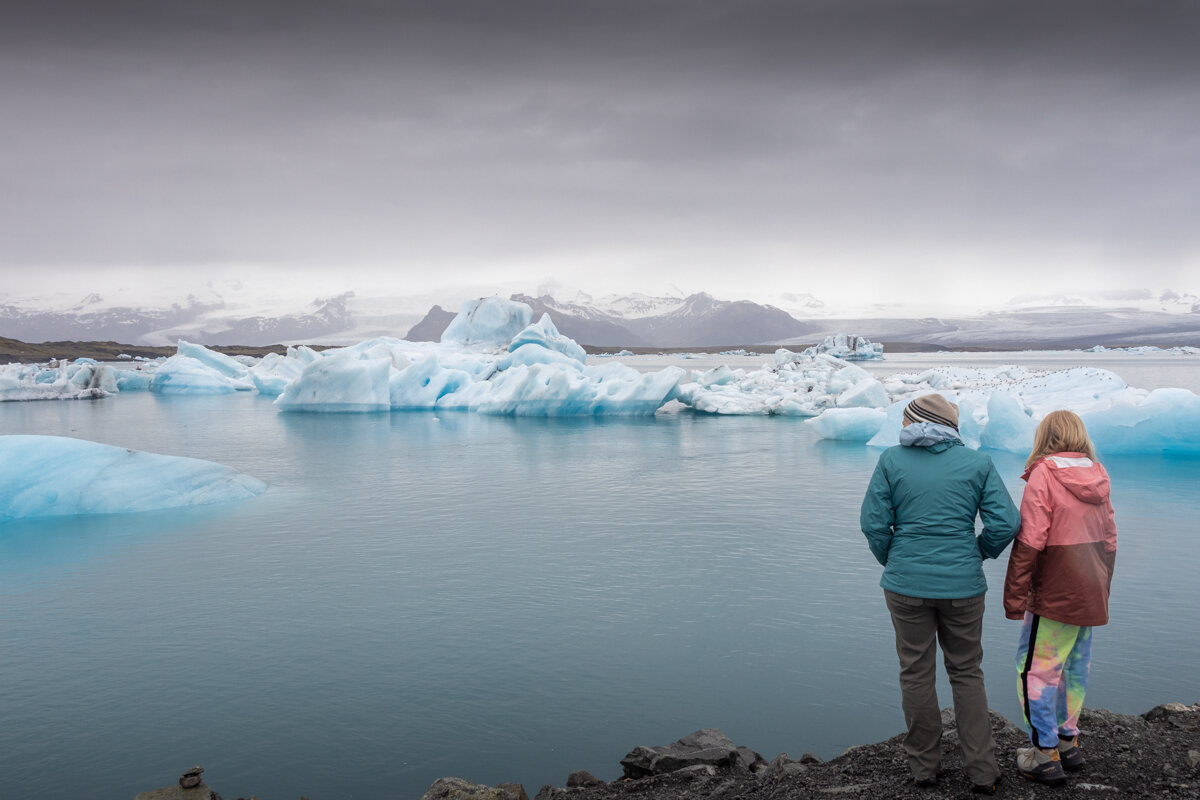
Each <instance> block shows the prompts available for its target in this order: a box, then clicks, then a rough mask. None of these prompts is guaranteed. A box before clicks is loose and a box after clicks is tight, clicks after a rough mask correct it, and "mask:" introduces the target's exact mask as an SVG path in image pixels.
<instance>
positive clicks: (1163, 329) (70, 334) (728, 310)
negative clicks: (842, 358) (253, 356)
mask: <svg viewBox="0 0 1200 800" xmlns="http://www.w3.org/2000/svg"><path fill="white" fill-rule="evenodd" d="M282 288H287V289H290V290H292V295H291V296H290V297H285V296H283V295H281V294H279V293H278V292H276V293H271V292H269V291H264V290H263V288H262V287H261V286H260V287H248V286H243V285H242V284H241V283H240V282H238V281H233V282H229V281H227V282H224V283H213V282H210V283H208V284H206V285H204V286H199V287H192V289H191V290H190V291H186V292H181V293H180V296H178V297H175V298H171V297H159V296H155V297H149V296H147V295H146V294H145V293H144V292H142V293H140V294H139V293H137V292H136V291H135V290H129V291H126V290H120V289H118V290H114V291H111V292H106V293H96V292H89V293H87V294H82V295H80V294H71V293H69V292H61V291H60V292H58V293H57V294H47V295H43V296H36V297H20V298H17V297H10V296H6V295H0V337H8V338H13V339H19V340H21V341H25V342H45V341H63V340H76V341H88V340H91V341H114V342H120V343H124V344H130V345H171V344H174V343H175V342H176V341H177V340H179V339H187V340H189V341H195V342H200V343H204V344H214V345H221V344H241V345H249V346H261V345H268V344H293V343H311V344H333V345H338V344H351V343H354V342H358V341H362V340H364V339H368V338H373V337H377V336H396V337H400V336H404V335H405V333H406V332H407V334H408V336H407V338H410V339H425V340H436V339H438V338H440V336H441V333H442V331H443V330H445V327H446V325H447V324H448V323H449V321H450V320H451V319H453V317H454V314H455V313H456V312H457V310H458V308H459V305H460V303H461V302H462V300H464V299H466V296H467V294H470V296H473V297H474V296H481V294H482V295H486V294H488V293H491V290H489V289H487V288H486V287H472V288H471V289H469V290H468V289H462V288H459V289H455V290H453V291H445V292H440V293H437V294H436V295H432V296H431V295H421V296H383V295H380V294H356V293H355V292H353V291H345V292H342V293H339V294H333V295H328V296H323V297H316V298H313V297H312V296H311V295H310V296H309V297H307V298H306V299H300V298H298V297H297V296H296V294H297V289H301V290H302V285H301V286H293V287H282ZM512 297H513V299H516V300H520V301H522V302H525V303H528V304H529V305H530V306H531V307H532V308H533V310H534V314H535V318H536V317H540V316H541V314H543V313H548V314H550V317H551V319H553V320H554V323H555V325H556V326H558V328H559V330H560V331H562V332H563V333H564V334H566V335H567V336H570V337H571V338H573V339H575V340H576V341H578V342H580V343H583V344H588V345H594V346H597V347H617V348H619V347H639V346H640V347H696V348H702V347H714V346H721V345H738V346H741V345H774V344H787V345H793V346H795V345H805V346H807V345H809V344H812V343H814V342H817V341H820V340H821V339H823V338H824V337H825V336H827V335H832V334H836V333H853V334H857V335H862V336H867V337H869V338H870V339H872V340H874V341H883V342H892V343H899V342H908V343H912V344H914V345H924V346H930V347H947V348H949V347H970V346H978V347H990V348H994V347H1005V346H1007V347H1036V346H1040V347H1045V346H1058V347H1077V346H1083V347H1090V346H1092V345H1094V344H1104V345H1112V346H1120V345H1128V344H1163V345H1175V344H1180V345H1182V344H1190V345H1200V298H1198V297H1197V296H1196V295H1195V294H1191V293H1187V292H1177V291H1172V290H1166V291H1156V292H1150V291H1138V292H1120V293H1109V294H1100V295H1084V294H1081V295H1077V296H1056V297H1020V298H1014V299H1013V300H1012V301H1010V302H1008V303H1007V304H1004V305H1003V306H1000V307H998V308H993V309H992V310H985V311H978V312H973V313H968V314H955V315H953V316H936V317H931V316H917V315H915V314H911V313H907V314H906V313H904V310H903V309H902V308H898V307H878V308H871V309H869V310H867V309H863V310H859V311H857V312H852V313H846V311H845V310H842V309H832V308H829V307H827V306H826V305H825V304H824V303H822V302H821V300H819V299H818V298H816V297H814V296H812V295H805V294H799V293H784V294H780V295H778V296H777V298H778V300H779V302H780V304H782V305H781V306H779V305H775V304H769V305H768V304H765V303H759V302H752V301H749V300H732V301H731V300H721V299H717V298H714V297H713V296H712V295H709V294H707V293H704V292H695V293H692V294H687V295H684V294H683V293H682V292H678V293H674V292H673V293H670V294H665V295H647V294H636V293H635V294H624V295H609V296H605V297H599V298H593V297H592V296H590V295H588V294H586V293H583V292H575V293H572V295H571V299H570V300H559V299H557V298H555V297H554V296H553V295H552V294H550V293H547V292H543V293H541V294H540V296H537V297H534V296H530V295H526V294H513V295H512Z"/></svg>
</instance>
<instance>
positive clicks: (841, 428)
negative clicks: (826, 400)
mask: <svg viewBox="0 0 1200 800" xmlns="http://www.w3.org/2000/svg"><path fill="white" fill-rule="evenodd" d="M886 420H887V412H885V411H880V410H879V409H877V408H831V409H829V410H828V411H826V412H825V413H823V414H821V416H819V417H813V418H812V419H806V420H805V421H804V424H805V425H809V426H811V427H812V429H813V430H815V431H816V432H817V435H818V436H820V437H821V438H822V439H840V440H843V441H848V442H866V441H869V440H870V439H871V438H872V437H874V436H875V434H877V433H879V429H880V428H882V427H883V424H884V422H885V421H886Z"/></svg>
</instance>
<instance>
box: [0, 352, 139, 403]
mask: <svg viewBox="0 0 1200 800" xmlns="http://www.w3.org/2000/svg"><path fill="white" fill-rule="evenodd" d="M116 391H117V381H116V373H115V370H113V369H112V368H111V367H108V366H104V365H99V364H96V362H94V361H92V360H91V359H87V360H86V361H76V362H72V363H66V362H58V361H54V362H51V363H50V364H46V365H38V364H7V365H5V366H0V400H83V399H91V398H97V397H104V396H106V395H108V394H111V393H114V392H116Z"/></svg>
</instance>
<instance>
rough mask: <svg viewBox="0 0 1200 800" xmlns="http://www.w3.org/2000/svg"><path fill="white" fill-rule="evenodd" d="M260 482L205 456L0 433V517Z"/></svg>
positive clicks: (239, 495)
mask: <svg viewBox="0 0 1200 800" xmlns="http://www.w3.org/2000/svg"><path fill="white" fill-rule="evenodd" d="M266 489H267V485H266V484H265V483H263V482H262V481H260V480H258V479H257V478H252V477H250V476H249V475H244V474H242V473H240V472H238V471H237V470H234V469H232V468H230V467H226V466H224V465H221V464H215V463H213V462H211V461H202V460H200V459H196V458H181V457H178V456H165V455H159V454H156V453H146V452H142V451H138V450H127V449H125V448H123V447H113V446H111V445H106V444H99V443H97V442H89V441H85V440H83V439H71V438H68V437H64V436H27V435H10V436H0V522H7V521H10V520H14V519H23V518H27V517H47V516H68V515H74V514H123V513H131V512H138V511H152V510H156V509H164V508H178V507H180V506H191V505H200V504H207V503H224V502H231V501H235V500H245V499H248V498H250V497H254V496H256V495H259V494H262V493H263V492H264V491H266Z"/></svg>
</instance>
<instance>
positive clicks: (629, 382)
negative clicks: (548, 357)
mask: <svg viewBox="0 0 1200 800" xmlns="http://www.w3.org/2000/svg"><path fill="white" fill-rule="evenodd" d="M526 347H536V345H526ZM524 349H525V348H524V347H523V348H521V350H524ZM537 349H540V350H543V351H544V350H545V348H537ZM518 352H519V351H518ZM514 355H515V354H514ZM556 355H559V354H556ZM559 358H564V359H565V358H566V357H565V356H562V355H559ZM683 375H684V372H683V370H682V369H680V368H678V367H668V368H666V369H664V370H660V371H659V372H648V373H640V372H638V371H637V370H635V369H632V368H631V367H627V366H625V365H624V364H620V363H618V362H609V363H607V364H603V365H600V366H594V367H582V366H577V367H576V368H575V369H570V368H564V366H563V365H562V364H558V365H555V364H551V363H538V362H535V363H530V364H525V363H520V364H514V365H513V366H511V367H509V368H508V369H505V370H502V371H499V372H496V373H495V374H494V375H493V376H492V377H491V378H490V379H489V380H486V381H478V382H476V383H474V384H472V385H470V386H468V387H466V388H465V389H463V390H462V391H461V392H456V393H454V394H448V395H446V396H444V397H442V398H441V399H440V400H439V401H438V408H468V409H469V410H471V411H476V412H479V413H483V414H510V415H515V416H581V415H589V416H599V415H650V414H653V413H654V412H655V411H657V410H658V409H659V408H660V407H661V406H662V405H663V404H665V403H667V402H668V401H669V400H672V399H673V398H674V396H675V392H676V390H677V388H678V386H679V380H680V379H681V378H682V377H683Z"/></svg>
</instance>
